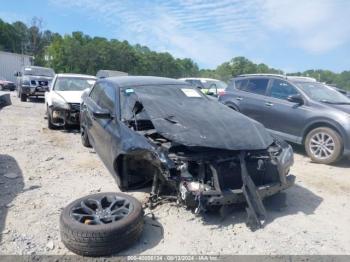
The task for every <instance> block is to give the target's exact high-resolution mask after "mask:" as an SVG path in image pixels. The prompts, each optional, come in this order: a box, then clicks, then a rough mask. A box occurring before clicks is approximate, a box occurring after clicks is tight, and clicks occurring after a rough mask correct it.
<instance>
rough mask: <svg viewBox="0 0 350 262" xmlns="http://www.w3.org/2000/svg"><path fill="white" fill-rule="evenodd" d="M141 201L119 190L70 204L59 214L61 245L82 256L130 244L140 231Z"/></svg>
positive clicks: (97, 253)
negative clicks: (118, 191)
mask: <svg viewBox="0 0 350 262" xmlns="http://www.w3.org/2000/svg"><path fill="white" fill-rule="evenodd" d="M143 224H144V221H143V210H142V206H141V203H140V202H139V201H138V200H137V199H135V198H134V197H132V196H129V195H127V194H123V193H99V194H94V195H90V196H86V197H82V198H80V199H77V200H75V201H73V202H72V203H70V204H69V205H68V206H67V207H66V208H65V209H64V210H63V211H62V213H61V217H60V233H61V240H62V242H63V244H64V245H65V246H66V247H67V248H68V249H69V250H70V251H72V252H74V253H76V254H78V255H82V256H92V257H95V256H107V255H112V254H115V253H118V252H119V251H121V250H123V249H126V248H127V247H129V246H130V245H131V244H133V243H134V242H135V241H136V240H137V239H138V238H139V237H140V236H141V234H142V231H143Z"/></svg>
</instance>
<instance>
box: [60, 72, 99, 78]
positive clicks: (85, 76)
mask: <svg viewBox="0 0 350 262" xmlns="http://www.w3.org/2000/svg"><path fill="white" fill-rule="evenodd" d="M57 77H79V78H93V79H97V78H96V76H92V75H84V74H69V73H63V74H57Z"/></svg>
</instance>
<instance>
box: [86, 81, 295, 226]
mask: <svg viewBox="0 0 350 262" xmlns="http://www.w3.org/2000/svg"><path fill="white" fill-rule="evenodd" d="M80 121H81V124H80V127H81V138H82V143H83V145H85V146H90V145H92V146H93V148H94V149H95V151H96V153H97V154H98V155H99V156H100V158H101V159H102V161H103V162H104V164H105V165H106V167H107V168H108V169H109V171H110V172H111V173H112V174H113V175H114V176H115V178H116V180H117V182H118V185H119V187H120V188H121V189H122V190H128V189H135V188H140V187H142V186H143V187H145V186H146V185H148V184H149V183H150V182H152V183H153V186H152V192H151V201H154V202H153V203H156V202H157V201H159V200H160V199H161V198H160V199H159V198H158V197H162V196H165V197H166V196H167V194H168V197H169V198H172V199H178V201H179V202H180V203H183V204H184V205H185V206H188V207H190V208H193V209H194V210H195V211H196V212H201V211H205V210H207V209H210V208H212V207H221V206H225V205H229V204H233V203H240V202H246V203H247V205H248V207H247V210H248V211H249V214H250V215H249V218H250V219H252V220H253V222H256V223H257V224H259V225H260V222H261V220H264V219H263V218H264V213H265V212H264V207H263V204H262V202H261V201H262V198H264V197H267V196H269V195H272V194H275V193H277V192H280V191H281V190H283V189H286V188H288V187H290V186H292V185H293V183H294V179H295V177H294V176H293V175H290V174H289V169H290V166H291V165H292V164H293V151H292V148H291V147H290V146H289V145H288V144H287V143H285V142H284V141H281V140H279V139H273V138H272V137H271V136H270V134H269V133H268V132H267V131H266V130H265V128H264V127H263V125H261V124H260V123H258V122H257V121H254V120H252V119H250V118H248V117H246V116H244V115H242V114H239V113H237V112H234V111H233V110H230V109H229V108H227V107H225V106H224V105H222V104H220V103H219V102H218V101H217V100H213V99H209V98H208V97H207V96H206V95H204V94H203V93H201V92H200V91H199V90H198V89H197V88H195V87H193V86H191V85H189V84H187V83H184V82H183V81H179V80H174V79H169V78H160V77H136V76H129V77H113V78H105V79H100V80H98V81H97V82H96V84H95V85H94V87H93V88H92V90H91V92H90V93H89V94H87V93H85V94H84V96H83V102H82V105H81V119H80ZM218 134H220V135H219V136H218Z"/></svg>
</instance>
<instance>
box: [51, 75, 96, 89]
mask: <svg viewBox="0 0 350 262" xmlns="http://www.w3.org/2000/svg"><path fill="white" fill-rule="evenodd" d="M95 82H96V80H95V79H93V78H79V77H58V78H57V80H56V83H55V86H54V90H56V91H83V90H85V89H87V88H91V87H92V86H93V84H94V83H95Z"/></svg>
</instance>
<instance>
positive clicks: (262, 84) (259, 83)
mask: <svg viewBox="0 0 350 262" xmlns="http://www.w3.org/2000/svg"><path fill="white" fill-rule="evenodd" d="M268 82H269V80H268V79H264V78H255V79H249V81H248V84H247V85H246V86H243V87H242V88H241V90H243V91H246V92H249V93H254V94H259V95H265V93H266V89H267V84H268Z"/></svg>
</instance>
